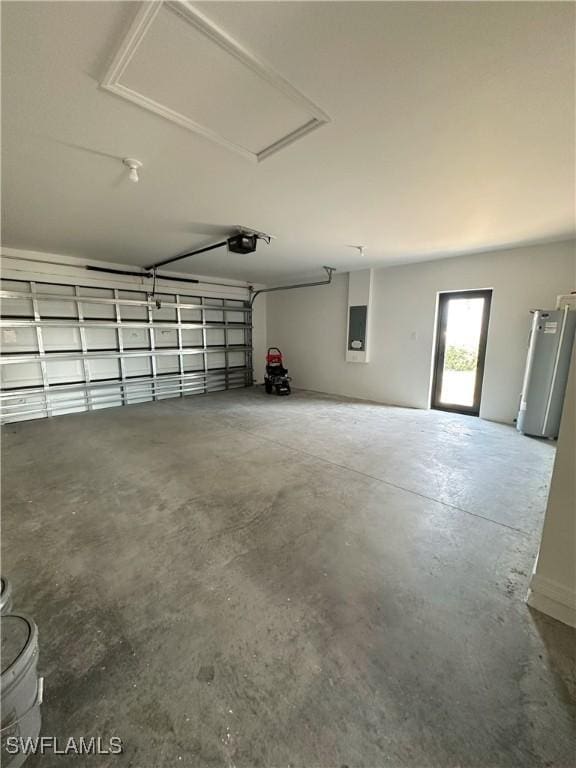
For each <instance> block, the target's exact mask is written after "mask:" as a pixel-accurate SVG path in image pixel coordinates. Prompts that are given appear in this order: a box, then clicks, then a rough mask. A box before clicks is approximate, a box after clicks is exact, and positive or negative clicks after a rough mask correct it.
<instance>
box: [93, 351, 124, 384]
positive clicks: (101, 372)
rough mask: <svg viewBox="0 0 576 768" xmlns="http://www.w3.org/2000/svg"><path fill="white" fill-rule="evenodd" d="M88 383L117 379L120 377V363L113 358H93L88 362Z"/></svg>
mask: <svg viewBox="0 0 576 768" xmlns="http://www.w3.org/2000/svg"><path fill="white" fill-rule="evenodd" d="M88 371H89V374H90V381H98V379H117V378H118V377H119V376H120V363H119V361H118V360H117V359H115V358H107V357H95V358H90V359H89V360H88Z"/></svg>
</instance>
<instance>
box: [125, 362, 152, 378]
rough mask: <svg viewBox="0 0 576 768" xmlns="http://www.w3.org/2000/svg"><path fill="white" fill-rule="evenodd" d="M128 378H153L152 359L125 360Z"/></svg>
mask: <svg viewBox="0 0 576 768" xmlns="http://www.w3.org/2000/svg"><path fill="white" fill-rule="evenodd" d="M124 370H125V372H126V376H127V377H130V376H151V375H152V362H151V358H150V357H127V358H126V359H125V360H124Z"/></svg>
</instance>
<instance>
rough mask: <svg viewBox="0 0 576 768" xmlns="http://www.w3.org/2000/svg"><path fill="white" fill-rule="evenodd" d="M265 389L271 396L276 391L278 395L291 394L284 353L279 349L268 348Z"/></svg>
mask: <svg viewBox="0 0 576 768" xmlns="http://www.w3.org/2000/svg"><path fill="white" fill-rule="evenodd" d="M264 387H265V388H266V392H267V393H268V394H269V395H271V394H272V392H273V391H274V390H276V394H277V395H289V394H290V391H291V390H290V376H288V369H287V368H284V361H283V359H282V352H280V350H279V349H278V347H268V354H267V355H266V375H265V376H264Z"/></svg>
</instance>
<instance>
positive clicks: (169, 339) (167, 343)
mask: <svg viewBox="0 0 576 768" xmlns="http://www.w3.org/2000/svg"><path fill="white" fill-rule="evenodd" d="M154 344H155V346H156V348H157V349H158V348H159V347H171V348H172V349H175V348H176V347H177V346H178V331H177V330H171V329H168V328H162V326H160V327H156V328H155V329H154Z"/></svg>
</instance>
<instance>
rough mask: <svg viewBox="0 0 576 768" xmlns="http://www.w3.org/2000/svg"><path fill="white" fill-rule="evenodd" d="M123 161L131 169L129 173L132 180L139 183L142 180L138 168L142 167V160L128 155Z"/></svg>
mask: <svg viewBox="0 0 576 768" xmlns="http://www.w3.org/2000/svg"><path fill="white" fill-rule="evenodd" d="M122 162H123V163H124V165H125V166H126V167H127V168H129V169H130V173H129V174H128V178H129V179H130V181H133V182H134V183H135V184H137V183H138V182H139V181H140V178H139V176H138V169H139V168H142V163H141V162H140V160H135V159H134V158H132V157H126V158H125V159H124V160H122Z"/></svg>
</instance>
